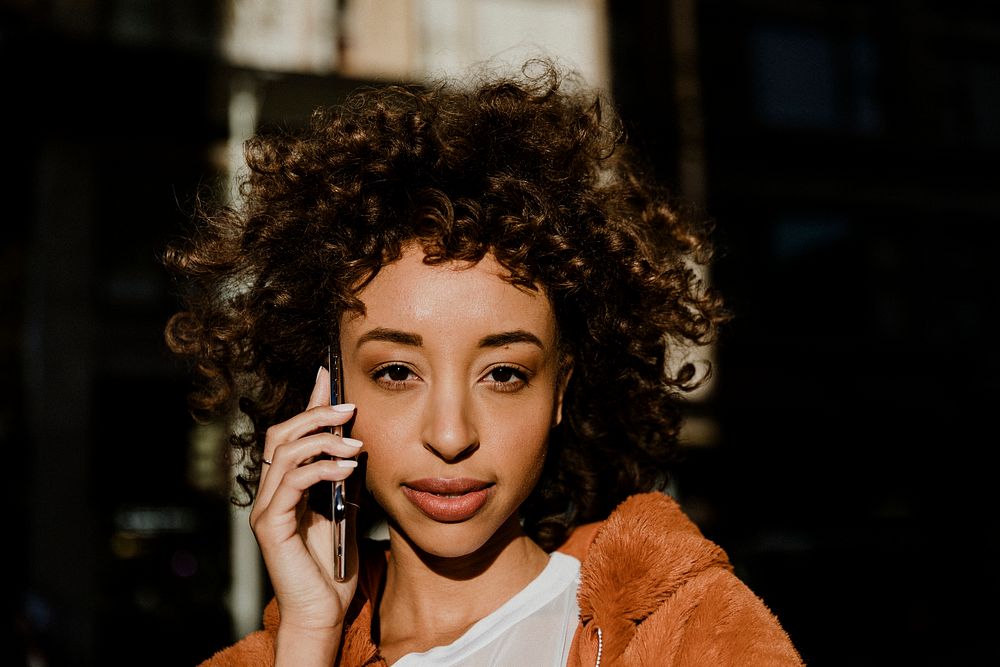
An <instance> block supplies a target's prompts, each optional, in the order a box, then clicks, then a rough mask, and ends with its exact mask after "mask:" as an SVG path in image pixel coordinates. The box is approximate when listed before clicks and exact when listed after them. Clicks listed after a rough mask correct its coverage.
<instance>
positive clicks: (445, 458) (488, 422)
mask: <svg viewBox="0 0 1000 667" xmlns="http://www.w3.org/2000/svg"><path fill="white" fill-rule="evenodd" d="M422 259H423V252H421V250H420V249H419V248H418V247H411V248H410V249H409V250H407V252H405V253H404V255H403V257H402V258H401V259H400V260H398V261H397V262H394V263H393V264H390V265H388V266H387V267H385V268H384V269H382V271H381V272H380V273H379V274H378V276H376V277H375V279H374V280H373V281H372V282H371V283H369V284H368V285H367V286H366V287H365V288H364V290H362V291H361V293H360V295H359V296H360V298H361V300H362V301H363V302H364V304H365V307H366V312H365V314H364V315H363V316H358V315H345V317H344V320H343V321H342V323H341V350H342V354H343V357H344V372H345V386H346V395H347V398H348V399H349V400H350V401H351V402H352V403H355V404H356V405H357V416H356V418H355V422H354V426H353V429H352V436H354V437H356V438H358V439H360V440H362V441H363V442H364V451H365V452H367V454H368V460H367V484H368V488H369V490H370V491H371V492H372V494H373V495H374V497H375V499H376V500H377V501H378V502H379V504H380V505H381V506H382V507H383V508H384V509H385V511H386V512H387V513H388V515H389V523H390V531H391V532H394V533H403V534H404V535H405V537H406V538H408V540H409V541H410V543H412V544H414V545H416V546H417V547H418V548H419V549H421V550H423V551H424V552H427V553H430V554H433V555H435V556H442V557H458V556H463V555H468V554H472V553H475V552H476V551H477V550H479V549H480V548H482V547H483V545H485V544H487V543H488V542H489V541H490V539H491V538H492V537H493V536H494V535H495V534H496V533H497V532H498V531H499V530H501V529H504V530H510V529H511V526H516V522H517V514H516V512H517V508H518V507H519V506H520V505H521V503H522V502H523V501H524V500H525V499H526V498H527V497H528V494H529V493H530V492H531V490H532V489H533V488H534V486H535V484H536V482H537V481H538V478H539V475H540V473H541V468H542V462H543V460H544V457H545V451H546V447H547V443H548V436H549V430H550V429H551V428H552V427H553V426H554V425H555V424H556V423H558V421H559V419H560V413H561V402H562V395H563V390H564V389H565V381H564V377H563V375H565V374H561V373H560V353H559V351H558V350H557V349H556V348H557V334H556V322H555V317H554V315H553V312H552V307H551V304H550V303H549V300H548V298H547V297H546V296H545V294H544V293H542V292H541V291H538V292H534V291H525V290H523V289H519V288H517V287H514V286H513V285H511V284H509V283H507V282H505V281H504V280H503V279H502V278H501V277H500V276H501V275H503V269H502V268H501V267H500V265H499V264H498V263H497V262H496V261H495V260H494V259H493V258H492V257H491V256H487V257H486V258H484V259H483V261H481V262H479V263H478V264H475V265H469V264H464V263H463V264H459V263H451V264H444V265H437V266H429V265H426V264H424V263H423V262H422ZM396 537H397V535H393V539H394V540H395V539H396Z"/></svg>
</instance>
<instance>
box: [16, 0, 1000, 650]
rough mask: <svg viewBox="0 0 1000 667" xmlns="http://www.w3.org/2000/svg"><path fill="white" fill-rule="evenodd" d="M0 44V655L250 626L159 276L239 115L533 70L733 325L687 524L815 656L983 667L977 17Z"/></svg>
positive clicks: (985, 388)
mask: <svg viewBox="0 0 1000 667" xmlns="http://www.w3.org/2000/svg"><path fill="white" fill-rule="evenodd" d="M0 50H2V51H0V62H2V68H3V75H4V85H3V89H4V90H5V91H6V92H5V93H4V95H3V97H4V102H3V104H2V105H0V108H2V114H3V124H2V126H0V132H2V133H3V142H2V151H3V152H2V155H3V163H4V178H3V184H4V188H5V196H4V198H3V209H4V210H3V213H2V218H3V221H4V224H3V232H2V234H0V288H2V289H0V300H2V302H0V303H2V305H0V312H2V326H0V373H2V378H3V383H2V385H0V391H2V399H3V400H2V401H0V448H2V451H3V468H4V471H5V473H6V474H5V475H4V478H5V479H4V484H3V517H4V521H3V529H4V540H3V542H4V544H5V545H6V547H4V552H5V556H6V561H5V562H6V563H7V565H6V566H5V575H6V576H5V580H6V584H5V586H4V587H5V589H6V590H5V592H4V600H5V601H6V602H5V614H6V618H5V624H4V628H5V633H7V636H5V637H4V638H2V640H0V647H2V648H0V650H2V651H3V652H4V653H5V654H6V655H5V656H4V657H2V658H0V662H2V663H3V664H4V665H31V667H49V666H51V667H58V666H62V665H81V666H90V665H125V664H136V663H141V664H144V665H184V664H188V665H193V664H195V663H196V662H198V661H200V660H201V659H203V658H206V657H208V656H209V655H210V654H211V653H212V652H213V651H215V650H216V649H218V648H221V647H222V646H224V645H226V644H228V643H230V642H231V641H233V640H234V639H235V638H236V637H238V636H241V635H242V634H244V633H245V632H247V631H249V630H251V629H253V628H255V627H257V625H258V623H259V618H260V609H261V606H262V604H263V602H264V598H265V597H266V586H267V584H266V581H265V579H264V578H263V575H262V572H261V569H260V564H259V558H258V555H257V552H256V548H255V546H254V543H253V540H252V537H251V536H250V535H249V530H248V528H247V524H246V515H245V514H243V513H241V512H237V511H234V510H233V509H232V508H231V507H230V506H229V504H228V502H227V498H228V494H229V478H230V471H228V470H226V469H225V468H224V467H223V466H222V464H221V463H220V461H221V451H222V447H223V441H224V436H225V434H224V429H223V428H222V427H211V426H202V427H195V425H194V424H193V422H192V421H191V419H190V418H189V417H188V414H187V411H186V406H185V394H186V392H187V389H188V387H189V380H190V378H189V376H187V375H186V373H185V370H184V368H182V367H181V366H180V365H179V364H178V363H177V362H176V361H175V360H174V359H172V358H171V357H170V355H169V354H168V353H167V352H166V349H165V347H164V344H163V342H162V328H163V324H164V322H165V321H166V318H167V317H168V316H169V314H170V313H171V312H172V310H173V308H174V307H175V306H176V302H175V301H174V295H173V291H172V288H171V286H170V284H169V283H168V281H167V277H166V275H165V274H164V272H163V271H162V269H161V267H160V265H159V264H158V260H157V257H158V254H159V253H160V252H161V251H162V249H163V246H164V244H165V243H166V242H167V241H168V240H169V239H170V238H172V237H173V236H174V235H176V234H179V233H180V232H181V229H182V226H183V224H184V223H185V221H186V220H187V219H188V216H189V213H190V210H191V206H192V202H193V199H194V196H195V194H196V193H197V192H198V191H199V190H201V189H206V188H207V189H208V190H209V191H211V192H212V193H214V195H215V196H218V197H220V198H224V197H226V196H227V193H228V184H229V183H230V179H231V176H232V173H233V169H234V168H235V165H236V164H237V162H236V161H237V160H238V159H239V146H240V144H241V142H242V141H243V139H245V138H246V136H247V135H248V134H249V133H250V132H252V131H253V129H254V128H255V127H259V126H261V125H262V124H267V123H283V124H286V125H294V124H297V123H301V122H303V120H304V119H305V117H306V116H307V114H308V113H309V111H310V110H311V109H312V108H313V107H314V106H316V105H318V104H335V103H337V102H338V100H340V99H341V98H342V96H343V95H344V94H345V93H346V92H348V91H350V90H352V89H354V88H356V87H358V86H360V85H365V84H368V83H378V82H386V81H413V82H421V81H424V80H427V79H428V78H430V77H434V76H437V75H440V74H447V73H451V72H460V71H462V69H463V68H464V67H466V66H467V65H469V64H470V63H475V62H477V61H480V60H484V59H490V60H491V61H493V62H511V63H517V62H518V61H519V60H520V59H521V58H522V57H523V56H524V55H533V54H546V55H552V56H555V57H557V58H559V59H561V60H562V61H563V62H564V63H566V64H568V65H570V66H572V67H575V68H576V69H577V70H579V71H580V72H581V73H582V74H583V75H584V76H585V77H586V78H587V79H588V81H590V82H591V83H592V84H594V85H596V86H600V87H603V88H605V89H606V90H607V91H608V93H609V95H610V96H611V98H612V99H613V100H614V102H615V104H616V105H617V106H618V108H619V109H620V111H621V113H622V115H623V116H624V118H625V121H626V124H627V127H628V131H629V135H630V138H631V140H632V141H633V142H634V143H636V144H638V145H639V146H640V147H641V148H642V149H643V150H644V151H645V153H646V154H647V155H648V157H649V159H650V161H651V167H652V168H653V169H654V170H655V172H656V173H657V175H658V176H659V177H660V178H661V179H662V180H663V181H664V182H665V183H667V184H668V185H670V187H671V188H672V189H673V191H674V193H675V194H676V196H677V197H678V199H679V200H681V201H684V202H687V203H688V204H689V205H690V206H691V208H692V209H694V210H695V211H697V212H699V213H700V214H702V215H704V216H705V217H709V218H711V219H712V220H714V221H715V223H716V225H717V238H716V240H717V243H718V245H719V251H720V252H719V259H718V262H717V264H716V266H715V268H714V269H713V273H712V274H711V276H710V278H711V280H712V281H713V282H714V283H715V284H716V285H717V286H718V287H719V288H720V289H721V290H722V291H723V292H724V293H725V294H726V296H727V297H728V299H729V302H730V304H731V306H732V308H733V310H734V311H735V314H736V319H735V321H734V322H733V324H732V325H731V326H730V327H729V328H728V330H727V331H726V334H725V336H724V337H723V338H722V339H721V340H720V341H719V342H718V344H717V345H715V346H714V348H712V349H711V350H709V351H708V352H709V353H710V354H711V355H712V356H713V357H714V359H715V364H716V371H717V373H716V376H715V378H714V380H713V382H712V383H711V385H709V387H708V388H707V389H706V390H704V391H703V392H701V393H700V394H699V395H698V396H697V397H696V400H695V401H694V402H693V405H692V419H691V422H690V427H689V428H688V430H687V431H686V432H685V446H684V450H683V462H682V464H681V465H680V466H679V467H678V469H677V470H676V471H675V475H674V491H675V493H676V495H677V497H678V499H679V500H680V501H681V503H682V504H683V505H684V506H685V508H686V509H687V511H688V512H689V513H690V514H691V515H692V517H693V518H695V520H696V521H697V522H698V523H699V524H700V525H701V527H702V529H703V531H704V532H705V533H706V535H707V536H709V537H710V538H712V539H714V540H715V541H716V542H718V543H719V544H720V545H721V546H723V548H725V549H726V550H727V552H728V553H729V554H730V556H731V558H732V561H733V563H734V564H735V567H736V570H737V573H738V574H739V575H740V576H741V577H743V578H744V580H745V581H746V582H747V583H748V584H749V585H750V586H751V588H753V589H754V590H755V591H756V592H757V593H758V594H759V595H761V597H763V599H764V600H765V602H766V603H767V604H768V605H769V606H770V607H771V609H772V610H773V611H774V612H775V613H776V614H777V615H778V616H779V618H780V619H781V621H782V622H783V624H784V626H785V627H786V629H787V630H788V631H789V633H790V635H791V637H792V639H793V641H795V643H796V644H797V646H798V647H799V649H800V650H801V652H802V654H803V657H804V658H805V659H806V661H807V662H808V663H809V664H810V665H813V666H815V667H820V666H823V665H958V664H963V665H964V664H977V665H978V664H1000V647H998V645H997V642H996V634H995V625H996V622H997V621H998V620H1000V618H998V614H997V612H996V604H995V600H996V598H997V595H998V594H1000V570H998V567H997V566H998V564H1000V563H998V552H1000V544H998V521H997V518H996V509H997V503H996V500H995V493H996V491H997V488H998V485H997V484H996V483H995V482H994V477H995V474H994V469H993V468H992V466H991V465H990V464H989V461H990V460H991V459H990V458H989V457H988V454H989V453H990V450H992V449H993V448H995V447H996V445H997V438H996V435H990V433H993V431H994V429H993V424H992V422H991V418H990V415H991V414H993V412H992V410H993V409H994V404H995V403H996V401H997V399H998V398H1000V391H998V384H1000V381H998V377H1000V360H998V346H997V345H996V343H995V340H994V339H993V338H992V336H993V335H995V331H996V329H995V327H994V321H995V319H994V317H993V309H994V308H995V307H996V304H997V296H998V272H997V271H995V270H994V268H993V264H994V262H996V261H997V250H998V245H997V241H996V240H995V239H996V236H997V235H996V234H995V233H994V228H995V227H996V226H997V225H998V223H1000V215H998V214H1000V192H998V189H997V185H998V175H1000V174H998V169H997V167H998V165H1000V160H998V157H1000V4H998V3H996V2H994V1H992V0H949V1H947V2H945V1H943V0H885V1H883V2H879V1H871V2H864V1H860V0H658V1H655V2H654V1H651V0H633V1H629V2H624V1H623V2H615V1H613V0H534V1H530V0H476V1H464V0H301V1H298V2H278V1H277V0H230V1H228V2H209V1H207V0H48V1H42V0H36V1H32V0H5V1H4V2H3V6H2V10H0ZM991 442H992V443H993V444H992V445H991V444H990V443H991Z"/></svg>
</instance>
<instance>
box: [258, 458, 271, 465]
mask: <svg viewBox="0 0 1000 667" xmlns="http://www.w3.org/2000/svg"><path fill="white" fill-rule="evenodd" d="M260 462H261V463H264V464H266V465H271V462H270V461H268V460H267V459H261V460H260Z"/></svg>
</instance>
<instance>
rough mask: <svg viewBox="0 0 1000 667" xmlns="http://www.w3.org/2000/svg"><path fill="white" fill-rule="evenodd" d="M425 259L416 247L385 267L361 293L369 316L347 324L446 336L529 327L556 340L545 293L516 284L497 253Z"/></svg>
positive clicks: (353, 319)
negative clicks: (439, 261)
mask: <svg viewBox="0 0 1000 667" xmlns="http://www.w3.org/2000/svg"><path fill="white" fill-rule="evenodd" d="M423 259H424V253H423V251H421V250H420V248H419V247H415V246H410V247H408V248H407V249H406V250H405V251H404V253H403V255H402V257H401V258H400V259H399V260H397V261H395V262H392V263H391V264H388V265H386V266H385V267H384V268H383V269H382V270H381V271H379V273H378V275H376V276H375V278H374V279H373V280H372V281H371V282H370V283H368V284H367V285H366V286H365V288H364V289H362V290H361V292H360V293H359V294H358V297H359V298H360V299H361V301H362V302H363V303H364V304H365V313H364V315H361V316H357V317H349V318H348V319H347V320H346V321H345V322H344V326H345V328H346V329H347V330H349V329H351V328H353V327H354V326H362V325H364V326H365V327H368V326H391V327H393V328H407V329H413V330H417V329H420V330H422V331H423V333H440V334H447V333H449V332H454V331H456V330H457V329H461V330H472V331H473V333H493V332H496V331H509V330H515V329H529V330H531V331H532V332H533V333H535V335H537V336H540V337H541V336H545V337H546V338H548V339H549V340H554V338H555V316H554V313H553V310H552V306H551V304H550V302H549V299H548V297H547V296H546V295H545V293H544V291H543V290H528V289H524V288H522V287H517V286H514V285H512V284H511V283H510V282H508V281H507V280H505V279H504V277H505V276H506V275H507V272H506V270H505V269H504V268H503V267H502V266H501V265H500V264H499V263H498V262H497V261H496V259H494V258H493V256H492V255H486V256H485V257H484V258H483V259H482V261H480V262H478V263H476V264H471V263H468V262H447V263H443V264H434V265H429V264H425V263H424V262H423ZM345 333H346V331H345Z"/></svg>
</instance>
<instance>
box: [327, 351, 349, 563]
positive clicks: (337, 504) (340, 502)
mask: <svg viewBox="0 0 1000 667" xmlns="http://www.w3.org/2000/svg"><path fill="white" fill-rule="evenodd" d="M327 368H328V369H329V370H330V405H337V404H339V403H343V402H344V367H343V364H342V363H341V360H340V353H339V350H335V348H334V346H333V345H330V346H329V348H327ZM345 430H346V427H345V426H334V427H332V428H331V429H330V432H331V433H334V434H335V435H339V436H345V435H347V433H346V432H345ZM332 484H333V493H331V494H330V501H331V504H332V507H331V511H330V514H331V517H332V519H333V559H334V562H333V576H334V578H335V579H336V580H337V581H344V580H345V579H346V578H347V496H346V489H345V488H344V486H345V485H344V482H342V481H341V482H333V483H332Z"/></svg>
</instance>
